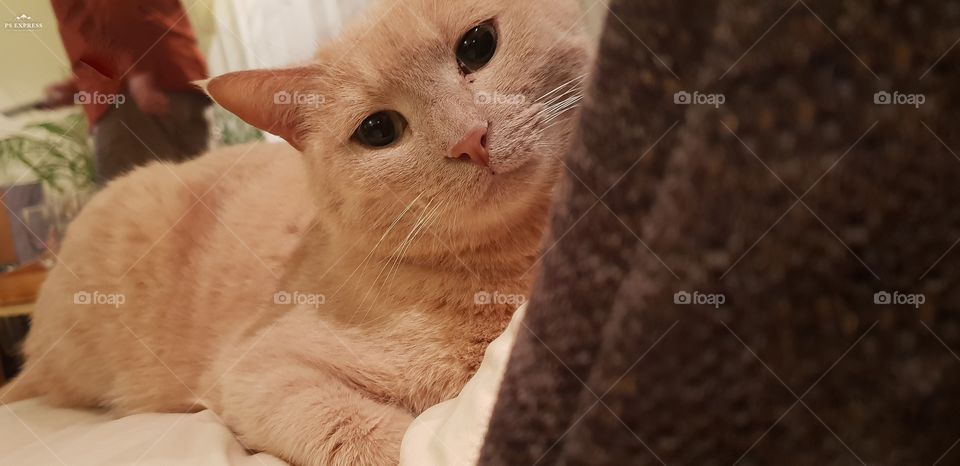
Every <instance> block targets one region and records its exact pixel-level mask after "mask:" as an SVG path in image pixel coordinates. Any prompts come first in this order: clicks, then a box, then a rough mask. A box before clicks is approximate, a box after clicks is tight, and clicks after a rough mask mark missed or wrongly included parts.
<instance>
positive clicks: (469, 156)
mask: <svg viewBox="0 0 960 466" xmlns="http://www.w3.org/2000/svg"><path fill="white" fill-rule="evenodd" d="M447 157H450V158H452V159H460V160H463V161H465V162H471V163H474V164H477V165H479V166H481V167H484V168H490V152H488V151H487V127H486V126H480V127H477V128H474V129H472V130H470V131H469V132H467V135H466V136H464V137H463V139H461V140H460V142H458V143H456V144H455V145H454V146H453V148H452V149H450V154H449V155H447Z"/></svg>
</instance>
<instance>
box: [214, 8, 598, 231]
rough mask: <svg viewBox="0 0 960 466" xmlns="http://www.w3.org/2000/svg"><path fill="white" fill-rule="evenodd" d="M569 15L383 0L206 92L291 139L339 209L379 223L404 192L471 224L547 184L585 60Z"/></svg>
mask: <svg viewBox="0 0 960 466" xmlns="http://www.w3.org/2000/svg"><path fill="white" fill-rule="evenodd" d="M580 16H581V15H580V11H579V9H578V8H577V7H576V6H575V4H574V2H572V1H571V2H567V1H556V0H488V1H484V2H474V1H453V0H384V1H381V2H379V3H377V4H375V5H374V6H373V7H372V8H371V9H370V10H369V11H368V12H367V15H366V20H365V21H362V22H360V23H358V24H356V25H354V26H353V27H352V28H351V29H349V30H348V31H347V32H346V34H345V35H344V37H343V38H341V39H340V40H339V41H337V42H335V43H332V44H330V45H328V46H326V47H325V48H323V49H322V50H321V51H320V52H319V53H318V56H317V60H316V64H314V65H309V66H306V67H302V68H297V69H293V70H276V71H261V72H246V73H239V74H233V75H227V76H225V77H221V78H216V79H214V80H213V81H212V82H211V83H210V85H209V88H208V90H209V91H210V93H211V95H212V96H213V97H214V99H215V100H217V101H218V102H219V103H221V104H223V105H224V106H225V107H227V108H228V109H230V110H232V111H234V112H235V113H237V114H238V115H240V116H241V117H242V118H244V119H246V120H247V121H249V122H251V123H253V124H255V125H257V126H260V127H261V128H264V129H266V130H268V131H271V132H274V133H276V134H279V135H281V136H283V137H285V138H286V139H287V140H288V141H291V143H293V144H294V145H295V146H297V147H298V148H300V149H301V150H302V151H303V153H304V157H305V160H306V162H307V164H308V167H310V173H309V176H311V177H312V178H315V179H316V186H317V189H318V190H319V191H320V192H321V193H322V196H323V197H324V198H326V199H336V201H335V202H333V203H331V204H330V205H328V207H334V205H335V209H334V210H336V212H337V213H339V214H340V215H342V216H343V217H344V219H345V220H347V221H349V220H351V219H353V220H359V219H361V218H362V219H363V221H364V222H366V223H367V224H368V225H376V224H378V223H379V224H390V223H392V222H394V221H395V220H396V219H397V217H398V216H399V214H400V213H401V212H402V211H403V209H405V208H406V207H407V206H410V205H411V203H414V200H416V202H415V203H414V204H417V205H419V207H421V208H427V207H428V206H429V209H430V210H431V211H432V212H435V213H436V215H438V216H441V217H446V218H448V219H449V221H448V222H447V223H449V225H446V226H447V228H446V229H447V230H452V231H453V232H454V233H455V232H456V231H455V230H456V229H457V228H461V227H462V228H465V229H470V230H471V231H474V232H475V231H477V230H478V229H480V230H482V229H483V228H487V227H494V226H496V225H500V224H502V222H503V215H510V214H511V213H517V212H520V211H521V210H522V209H523V208H524V207H525V206H528V205H529V204H530V203H534V202H544V201H543V198H544V197H546V196H548V195H549V192H550V189H551V186H552V183H553V180H554V178H555V176H556V173H557V171H558V169H557V167H558V166H559V164H560V162H559V158H560V157H562V156H563V153H564V152H565V150H566V149H567V147H568V145H569V139H570V133H571V126H572V125H571V121H572V119H571V116H572V115H573V112H572V111H569V110H570V107H573V106H575V105H574V104H576V103H577V101H578V99H579V96H580V92H579V91H580V89H581V88H582V83H583V79H581V78H582V76H583V75H584V73H585V67H586V62H587V56H588V53H587V40H586V38H585V36H584V35H583V33H582V30H581V29H580V27H579V25H578V21H579V18H580ZM218 94H219V95H218ZM254 94H256V95H259V96H260V97H255V96H254ZM264 94H266V97H263V95H264ZM256 99H259V100H261V101H263V100H264V99H268V100H269V101H268V102H265V105H263V102H261V105H260V108H259V109H258V108H250V104H249V102H251V101H254V100H256ZM231 107H233V108H231ZM418 210H419V209H418Z"/></svg>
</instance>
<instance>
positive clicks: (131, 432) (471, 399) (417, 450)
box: [0, 308, 524, 466]
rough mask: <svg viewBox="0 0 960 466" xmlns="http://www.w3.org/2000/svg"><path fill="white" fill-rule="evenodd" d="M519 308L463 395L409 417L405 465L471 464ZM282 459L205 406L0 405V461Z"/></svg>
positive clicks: (100, 465)
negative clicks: (116, 415) (246, 441)
mask: <svg viewBox="0 0 960 466" xmlns="http://www.w3.org/2000/svg"><path fill="white" fill-rule="evenodd" d="M523 311H524V309H523V308H521V309H520V310H518V311H517V313H516V315H515V316H514V318H513V321H512V322H511V324H510V327H508V328H507V331H506V332H504V334H503V335H502V336H501V337H500V338H498V339H497V340H495V341H494V342H493V343H492V344H491V345H490V347H489V348H488V349H487V353H486V356H485V357H484V360H483V364H481V366H480V369H479V371H478V372H477V375H476V376H474V378H473V379H471V380H470V382H469V383H468V384H467V386H466V387H465V388H464V389H463V391H462V392H461V394H460V396H458V397H457V398H455V399H453V400H450V401H447V402H444V403H441V404H439V405H437V406H434V407H432V408H430V409H428V410H427V411H426V412H424V413H423V414H422V415H421V416H420V417H418V418H417V419H416V420H414V422H413V425H412V426H411V427H410V429H409V430H408V431H407V434H406V436H405V437H404V439H403V447H402V453H401V456H402V460H401V465H402V466H467V465H473V464H475V463H476V460H477V457H478V455H479V452H480V446H481V445H482V443H483V436H484V434H485V433H486V426H487V422H488V420H489V418H490V413H491V412H492V410H493V404H494V402H495V400H496V396H497V390H498V387H499V385H500V381H501V379H502V378H503V373H504V369H505V368H506V364H507V360H508V357H509V354H510V350H511V349H512V348H513V341H514V338H515V336H516V334H517V331H518V330H519V327H520V325H521V323H520V321H521V319H522V318H523V314H524V312H523ZM171 464H176V465H197V466H201V465H202V466H282V465H285V464H287V463H285V462H283V461H281V460H279V459H277V458H275V457H273V456H271V455H268V454H265V453H259V454H255V455H253V454H250V453H249V452H247V451H246V450H245V449H244V448H243V446H241V445H240V443H239V442H238V441H237V440H236V439H235V438H234V437H233V434H232V433H231V432H230V430H229V429H227V427H226V426H224V425H223V424H222V423H220V421H219V420H218V419H217V417H216V416H215V415H214V414H213V413H212V412H210V411H203V412H200V413H196V414H138V415H135V416H127V417H124V418H120V419H112V418H111V417H109V416H108V415H106V414H103V413H97V412H94V411H83V410H75V409H60V408H54V407H50V406H48V405H45V404H44V403H42V402H41V401H39V400H26V401H21V402H18V403H13V404H11V405H0V465H2V466H7V465H10V466H39V465H44V466H46V465H55V466H56V465H69V466H75V465H76V466H94V465H96V466H104V465H108V466H121V465H122V466H126V465H143V466H153V465H157V466H159V465H171Z"/></svg>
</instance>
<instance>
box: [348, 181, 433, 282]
mask: <svg viewBox="0 0 960 466" xmlns="http://www.w3.org/2000/svg"><path fill="white" fill-rule="evenodd" d="M425 192H426V191H423V192H421V193H420V194H419V195H417V197H416V198H414V199H413V200H412V201H410V204H407V207H406V208H404V209H403V211H402V212H400V215H399V216H397V219H396V220H394V221H393V223H391V224H390V226H389V227H388V228H387V231H385V232H384V233H383V236H381V237H380V240H379V241H377V244H375V245H374V246H373V248H371V249H370V252H369V253H367V256H366V257H364V258H363V260H362V261H360V265H358V266H357V268H356V269H354V270H353V272H352V273H350V275H349V276H347V278H346V279H344V281H343V283H341V284H340V287H339V288H337V289H336V291H334V292H333V295H331V297H333V296H336V295H337V293H339V292H340V290H341V289H343V287H344V286H346V284H347V283H348V282H349V281H350V279H351V278H353V276H354V275H356V273H357V272H358V271H359V270H360V268H361V267H363V266H364V265H365V264H366V263H367V261H369V260H370V257H371V256H373V253H374V252H376V250H377V248H379V247H380V244H382V243H383V240H384V239H386V238H387V236H388V235H389V234H390V232H392V231H393V229H394V228H395V227H396V226H397V224H398V223H400V220H401V219H403V217H404V216H405V215H407V212H409V211H410V209H411V208H412V207H413V205H414V204H416V203H417V201H419V200H420V198H421V197H423V194H424V193H425Z"/></svg>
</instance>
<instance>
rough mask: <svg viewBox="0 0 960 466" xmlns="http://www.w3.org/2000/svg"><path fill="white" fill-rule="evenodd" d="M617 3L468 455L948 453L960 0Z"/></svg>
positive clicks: (696, 457) (958, 306)
mask: <svg viewBox="0 0 960 466" xmlns="http://www.w3.org/2000/svg"><path fill="white" fill-rule="evenodd" d="M611 8H612V11H613V15H616V16H615V17H614V16H611V17H610V18H608V21H607V30H606V32H605V33H604V36H603V39H602V44H601V49H600V53H599V58H598V63H597V65H596V66H597V70H596V73H595V77H594V80H593V83H592V85H591V88H590V89H589V90H588V97H587V100H586V104H585V106H584V110H583V115H582V122H581V131H580V136H579V140H578V142H577V144H576V147H575V149H574V150H573V152H572V153H571V154H570V155H569V159H568V162H567V164H568V165H569V166H570V168H571V173H568V177H567V178H568V179H567V180H566V186H565V189H564V193H563V195H562V196H561V198H560V199H559V200H558V203H557V206H556V214H555V218H554V219H553V224H552V236H551V238H549V239H548V240H547V244H546V247H547V248H549V251H548V253H547V254H546V255H545V257H544V259H543V273H542V275H541V276H540V278H539V279H538V282H537V285H536V289H535V291H534V293H533V296H532V300H531V306H530V309H529V312H528V314H527V317H526V320H525V325H526V327H527V329H528V331H526V332H521V334H520V337H519V338H518V341H517V345H516V347H515V349H514V353H513V354H512V357H511V361H510V366H509V368H508V371H507V375H506V378H505V382H504V384H503V387H502V390H501V392H500V394H499V399H498V402H497V407H496V410H495V413H494V416H493V419H492V422H491V426H490V429H489V433H488V436H487V439H486V444H485V446H484V448H483V453H482V460H481V462H480V464H482V465H531V464H563V465H575V464H590V465H602V464H618V465H620V464H631V465H634V464H635V465H644V464H668V465H674V464H678V465H713V464H717V465H730V464H735V463H736V464H742V465H760V464H797V465H812V464H874V465H914V464H917V465H932V464H941V465H946V464H960V446H957V441H958V440H960V420H958V419H960V358H958V357H957V354H956V353H955V352H956V351H960V314H958V311H960V286H958V285H960V283H958V282H960V270H958V269H957V265H958V262H960V251H958V250H957V249H960V247H957V244H958V240H960V207H958V206H960V187H958V180H960V157H958V155H957V153H956V151H958V150H960V134H958V133H957V130H956V123H955V122H957V121H960V111H958V110H960V105H958V104H960V45H958V40H960V4H958V3H956V2H942V1H933V0H912V1H909V2H908V1H900V0H885V1H848V0H839V1H838V0H801V1H796V2H794V1H792V0H791V1H770V2H758V1H742V0H741V1H726V2H712V1H705V0H692V1H686V2H678V1H675V0H614V2H613V5H612V7H611ZM680 91H686V92H689V93H690V98H691V100H696V99H698V98H699V99H700V101H710V97H711V95H715V96H718V95H722V96H723V98H724V103H723V104H722V105H719V106H711V105H678V104H676V103H675V100H674V95H675V93H677V92H680ZM878 92H887V93H889V98H888V95H887V94H883V93H881V94H877V93H878ZM918 94H919V95H918ZM920 95H922V98H923V99H924V102H923V103H922V104H919V100H918V99H920V97H921V96H920ZM678 98H679V99H680V100H681V101H682V100H683V99H684V98H685V94H680V96H679V97H678ZM887 100H894V101H896V102H901V103H899V104H898V103H894V104H886V101H887ZM713 101H714V102H715V101H716V99H714V100H713ZM910 103H912V104H910ZM598 197H602V202H601V201H598ZM688 301H696V302H700V303H706V304H684V303H685V302H688ZM718 301H722V303H718ZM888 301H892V302H893V303H892V304H886V303H887V302H888ZM917 301H923V302H922V303H916V302H917ZM898 303H900V304H898ZM598 400H599V401H598Z"/></svg>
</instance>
